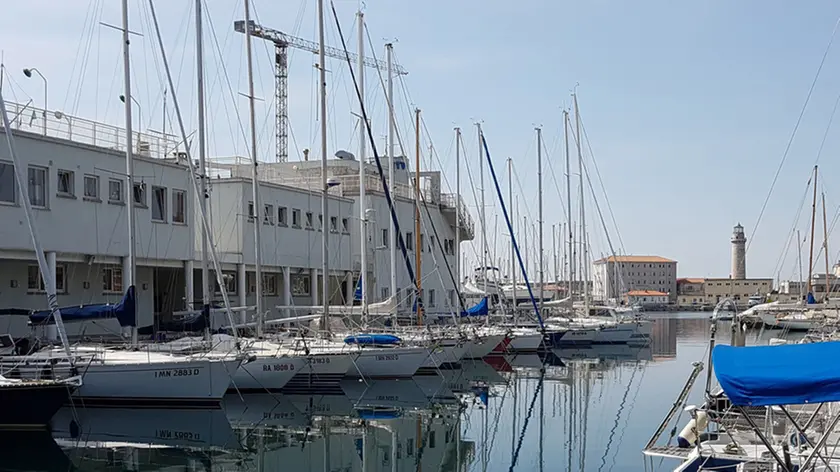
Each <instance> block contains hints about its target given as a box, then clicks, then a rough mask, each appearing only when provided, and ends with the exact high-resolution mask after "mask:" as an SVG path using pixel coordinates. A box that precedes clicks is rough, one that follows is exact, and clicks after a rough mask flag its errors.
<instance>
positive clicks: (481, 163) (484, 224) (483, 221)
mask: <svg viewBox="0 0 840 472" xmlns="http://www.w3.org/2000/svg"><path fill="white" fill-rule="evenodd" d="M475 126H476V128H478V169H479V171H480V174H481V180H480V183H479V185H480V186H481V213H480V215H481V273H482V275H483V277H482V278H483V279H484V287H482V289H483V290H484V295H485V296H486V295H487V220H486V219H485V213H484V147H483V146H482V144H481V123H476V124H475ZM487 318H490V317H489V316H488V317H487Z"/></svg>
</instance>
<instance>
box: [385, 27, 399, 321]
mask: <svg viewBox="0 0 840 472" xmlns="http://www.w3.org/2000/svg"><path fill="white" fill-rule="evenodd" d="M393 55H394V45H393V44H391V43H388V44H386V45H385V58H386V61H387V63H388V189H390V191H391V192H394V173H395V172H396V170H395V167H396V166H394V129H395V128H396V121H395V118H394V62H393ZM394 195H396V193H394ZM388 220H389V224H390V225H391V226H390V228H391V230H390V232H389V234H388V237H389V238H390V241H388V242H387V244H388V247H389V248H391V251H390V252H391V290H390V293H391V296H392V297H395V298H394V300H396V302H397V304H398V305H397V306H399V303H401V300H399V299H398V298H396V297H397V241H399V238H398V237H397V227H396V225H395V224H394V219H393V218H388Z"/></svg>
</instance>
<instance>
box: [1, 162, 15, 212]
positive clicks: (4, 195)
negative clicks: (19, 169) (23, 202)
mask: <svg viewBox="0 0 840 472" xmlns="http://www.w3.org/2000/svg"><path fill="white" fill-rule="evenodd" d="M16 198H17V182H15V166H14V165H13V164H10V163H8V162H0V202H3V203H15V202H16V201H17V200H16Z"/></svg>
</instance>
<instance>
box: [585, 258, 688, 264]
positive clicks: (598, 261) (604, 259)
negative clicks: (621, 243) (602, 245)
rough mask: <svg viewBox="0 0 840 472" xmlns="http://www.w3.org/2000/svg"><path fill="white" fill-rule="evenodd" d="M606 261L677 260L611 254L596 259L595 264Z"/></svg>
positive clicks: (644, 261) (650, 261) (643, 261)
mask: <svg viewBox="0 0 840 472" xmlns="http://www.w3.org/2000/svg"><path fill="white" fill-rule="evenodd" d="M605 262H642V263H653V262H677V261H672V260H671V259H666V258H664V257H660V256H610V257H605V258H603V259H598V260H597V261H595V264H603V263H605Z"/></svg>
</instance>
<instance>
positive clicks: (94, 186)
mask: <svg viewBox="0 0 840 472" xmlns="http://www.w3.org/2000/svg"><path fill="white" fill-rule="evenodd" d="M84 197H85V198H87V199H89V200H99V176H98V175H86V176H85V188H84Z"/></svg>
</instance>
